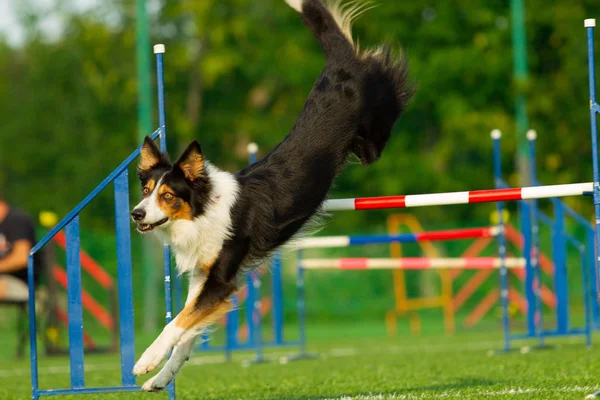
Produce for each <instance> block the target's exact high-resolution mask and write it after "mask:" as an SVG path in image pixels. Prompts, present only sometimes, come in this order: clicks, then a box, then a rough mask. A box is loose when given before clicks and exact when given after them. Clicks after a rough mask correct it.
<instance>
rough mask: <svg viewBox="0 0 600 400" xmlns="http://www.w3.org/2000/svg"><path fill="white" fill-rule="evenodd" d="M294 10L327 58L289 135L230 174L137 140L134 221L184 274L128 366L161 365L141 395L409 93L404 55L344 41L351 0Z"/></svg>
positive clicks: (387, 130) (183, 354) (297, 5)
mask: <svg viewBox="0 0 600 400" xmlns="http://www.w3.org/2000/svg"><path fill="white" fill-rule="evenodd" d="M285 1H286V2H287V3H288V4H289V5H290V6H291V7H292V8H294V9H295V10H296V11H298V12H299V13H300V14H301V16H302V19H303V20H304V23H305V24H306V25H307V26H308V28H309V29H310V30H311V31H312V33H313V35H314V36H315V38H316V39H317V41H318V42H319V43H320V45H321V47H322V48H323V51H324V53H325V56H326V59H327V62H326V65H325V68H324V69H323V71H322V72H321V75H320V76H319V77H318V78H317V80H316V83H315V85H314V87H313V88H312V91H311V92H310V94H309V96H308V99H307V101H306V104H305V105H304V109H303V110H302V112H301V113H300V116H299V117H298V120H297V122H296V124H295V125H294V127H293V128H292V130H291V132H290V133H289V134H288V135H287V137H286V138H285V139H284V140H283V141H282V142H281V143H280V144H279V145H278V146H277V147H276V148H275V149H274V150H273V151H271V152H270V153H269V154H267V155H266V156H265V157H264V158H263V159H261V160H260V161H258V162H257V163H256V164H254V165H252V166H249V167H247V168H244V169H243V170H241V171H238V172H236V173H229V172H225V171H222V170H220V169H219V168H217V167H215V166H214V165H212V164H210V163H209V162H208V161H207V160H206V158H205V157H204V154H203V153H202V150H201V148H200V145H199V144H198V142H193V143H192V144H190V145H189V147H188V148H187V149H186V150H185V151H184V152H183V154H182V155H181V157H180V158H179V159H178V160H177V161H176V162H175V163H171V162H170V161H169V158H168V156H167V155H166V154H161V153H160V151H159V150H158V148H157V147H156V145H155V144H154V142H153V141H152V140H150V139H149V138H146V140H145V141H144V144H143V146H142V152H141V161H140V164H139V167H138V172H139V178H140V181H141V183H142V188H143V200H142V201H141V202H140V203H139V204H138V205H137V206H136V207H135V209H134V210H133V211H132V213H131V216H132V218H133V220H134V221H135V223H136V224H137V229H138V231H140V232H143V233H146V232H153V231H154V232H156V233H157V234H158V235H159V236H160V237H161V238H162V240H164V241H165V242H166V243H168V244H169V245H170V246H171V249H172V251H173V253H174V255H175V259H176V263H177V269H178V271H179V272H180V273H183V272H186V273H188V274H189V276H190V286H189V294H188V297H187V300H186V303H185V308H184V309H183V310H182V311H181V312H180V313H179V315H177V317H176V318H174V319H173V321H172V322H171V323H170V324H168V325H167V326H166V327H165V328H164V330H163V331H162V333H161V334H160V336H158V338H157V339H156V341H155V342H154V343H153V344H152V345H151V346H150V347H149V348H148V349H147V350H146V351H145V352H144V354H143V355H142V356H141V358H140V359H139V361H138V362H137V364H136V365H135V367H134V370H133V373H134V374H135V375H143V374H146V373H148V372H150V371H153V370H155V369H156V368H158V367H159V366H160V365H161V363H162V361H163V360H164V359H165V358H166V357H167V355H168V354H169V352H170V351H171V349H173V353H172V355H171V357H170V359H169V360H168V361H167V363H166V364H165V366H164V367H163V369H162V370H161V371H160V372H159V373H158V374H157V375H156V376H154V377H153V378H152V379H150V380H149V381H147V382H146V383H145V384H144V386H143V389H144V390H147V391H157V390H161V389H163V388H164V387H165V386H166V385H167V384H168V383H169V382H170V381H171V380H172V379H173V378H174V377H175V375H176V374H177V372H178V371H179V370H180V369H181V367H182V366H183V364H184V363H185V361H186V360H187V358H188V357H189V354H190V351H191V349H192V346H193V344H194V340H195V339H196V337H197V336H198V335H199V334H200V333H202V331H203V330H205V329H206V328H207V327H209V326H210V325H211V324H212V323H214V322H215V321H216V320H217V319H219V318H220V317H221V316H223V314H225V313H226V312H228V311H229V310H230V308H231V303H230V301H229V299H230V297H231V295H232V294H233V293H235V292H236V290H237V289H238V285H239V283H238V278H239V277H240V275H241V274H243V273H244V271H246V270H247V269H249V268H252V267H253V266H255V265H257V264H258V263H259V262H260V261H261V260H264V259H265V258H267V257H268V256H269V255H270V254H271V253H272V252H273V251H274V250H275V249H277V248H278V247H279V246H281V245H283V244H285V243H286V242H288V241H289V240H290V239H291V238H292V237H293V236H294V235H295V234H297V233H298V232H299V231H300V230H301V229H302V228H303V227H305V226H306V224H307V222H308V221H310V220H311V218H312V217H314V216H315V215H316V214H318V213H319V211H320V210H321V205H322V204H323V202H324V201H325V199H326V197H327V194H328V192H329V190H330V188H331V186H332V184H333V181H334V179H335V178H336V176H337V175H338V174H339V173H340V172H341V171H342V169H343V168H344V166H345V165H346V163H347V162H348V159H349V158H350V157H351V156H352V155H355V156H356V157H358V159H359V160H360V161H361V163H362V164H363V165H368V164H371V163H373V162H375V161H376V160H377V159H378V158H379V156H380V155H381V152H382V151H383V149H384V147H385V145H386V143H387V141H388V139H389V137H390V134H391V131H392V127H393V125H394V123H395V122H396V121H397V120H398V118H399V117H400V115H401V114H402V112H403V111H404V109H405V107H406V104H407V102H408V100H409V99H410V97H411V96H412V94H413V87H412V85H411V84H410V83H409V82H408V80H407V73H408V67H407V63H406V61H405V59H404V58H403V57H402V56H401V55H398V56H393V55H392V54H391V51H390V49H388V48H386V47H380V48H377V49H373V50H364V51H363V50H359V49H358V46H356V45H355V44H354V42H353V39H352V33H351V23H352V20H353V18H355V17H356V16H358V15H359V14H361V13H362V11H364V9H365V8H364V7H360V6H358V7H357V6H356V2H350V3H347V4H346V5H344V4H343V3H341V2H340V1H330V2H329V3H327V4H326V3H324V2H323V1H322V0H285Z"/></svg>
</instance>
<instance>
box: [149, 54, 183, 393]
mask: <svg viewBox="0 0 600 400" xmlns="http://www.w3.org/2000/svg"><path fill="white" fill-rule="evenodd" d="M164 53H165V46H164V45H163V44H157V45H155V46H154V54H155V55H156V79H157V89H158V125H159V137H160V151H161V152H162V153H165V152H166V151H167V124H166V119H167V118H166V111H165V75H164V69H163V54H164ZM163 262H164V274H165V308H166V313H165V320H166V323H167V324H168V323H169V322H171V319H172V316H173V314H172V312H173V305H172V304H171V251H170V250H169V246H168V245H163ZM175 279H179V278H178V277H176V278H175ZM179 295H181V294H179ZM167 391H168V392H169V399H175V381H174V380H173V381H172V382H171V383H170V384H169V385H168V386H167Z"/></svg>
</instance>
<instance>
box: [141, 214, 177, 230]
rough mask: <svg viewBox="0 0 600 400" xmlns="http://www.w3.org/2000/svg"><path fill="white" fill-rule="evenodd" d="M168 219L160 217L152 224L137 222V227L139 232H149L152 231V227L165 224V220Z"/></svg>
mask: <svg viewBox="0 0 600 400" xmlns="http://www.w3.org/2000/svg"><path fill="white" fill-rule="evenodd" d="M168 220H169V218H168V217H166V218H163V219H161V220H160V221H158V222H155V223H153V224H137V229H138V231H140V232H150V231H152V230H153V229H154V228H157V227H159V226H161V225H163V224H166V223H167V221H168Z"/></svg>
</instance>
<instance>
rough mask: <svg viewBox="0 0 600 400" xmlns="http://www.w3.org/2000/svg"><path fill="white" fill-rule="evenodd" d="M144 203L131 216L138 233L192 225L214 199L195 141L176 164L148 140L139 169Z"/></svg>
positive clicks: (200, 151) (198, 146)
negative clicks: (184, 222) (186, 222)
mask: <svg viewBox="0 0 600 400" xmlns="http://www.w3.org/2000/svg"><path fill="white" fill-rule="evenodd" d="M138 177H139V178H140V182H141V183H142V195H143V200H142V201H141V202H140V203H139V204H138V205H137V206H135V208H134V209H133V211H132V212H131V218H132V219H133V221H134V222H135V223H136V224H137V229H138V231H140V232H142V233H145V232H150V231H153V230H154V229H156V228H166V227H168V226H169V225H170V224H171V223H172V222H174V221H177V220H189V221H192V220H193V219H194V218H195V217H197V216H199V215H201V214H202V213H203V211H204V209H205V207H206V205H207V203H208V201H209V199H210V192H211V183H210V179H209V177H208V171H207V165H206V162H205V160H204V157H203V155H202V149H201V148H200V144H198V142H197V141H193V142H192V143H191V144H190V145H189V146H188V148H187V149H186V150H185V151H184V152H183V154H182V155H181V157H179V160H177V162H175V164H171V162H170V161H169V158H168V155H167V154H161V153H160V150H159V149H158V147H156V144H155V143H154V141H153V140H152V139H150V138H149V137H148V136H146V138H145V139H144V144H143V145H142V151H141V156H140V164H139V166H138Z"/></svg>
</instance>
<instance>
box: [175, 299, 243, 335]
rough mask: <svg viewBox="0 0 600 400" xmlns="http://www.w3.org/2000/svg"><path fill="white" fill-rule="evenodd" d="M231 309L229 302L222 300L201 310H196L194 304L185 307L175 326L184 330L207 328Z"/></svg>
mask: <svg viewBox="0 0 600 400" xmlns="http://www.w3.org/2000/svg"><path fill="white" fill-rule="evenodd" d="M231 309H232V304H231V301H229V300H222V301H219V302H216V303H214V304H211V305H210V306H209V307H205V308H203V309H200V308H196V306H195V304H194V302H191V303H190V304H189V305H187V306H186V307H185V308H184V309H183V310H181V312H180V313H179V315H178V316H177V321H176V322H175V326H177V327H178V328H183V329H185V330H188V329H192V328H195V327H201V326H202V327H204V326H209V325H211V324H213V323H215V322H217V321H218V320H219V319H220V318H221V317H222V316H224V315H225V314H227V313H228V312H229V311H231Z"/></svg>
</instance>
